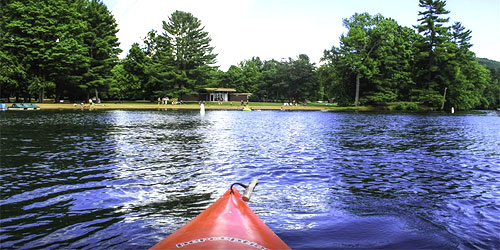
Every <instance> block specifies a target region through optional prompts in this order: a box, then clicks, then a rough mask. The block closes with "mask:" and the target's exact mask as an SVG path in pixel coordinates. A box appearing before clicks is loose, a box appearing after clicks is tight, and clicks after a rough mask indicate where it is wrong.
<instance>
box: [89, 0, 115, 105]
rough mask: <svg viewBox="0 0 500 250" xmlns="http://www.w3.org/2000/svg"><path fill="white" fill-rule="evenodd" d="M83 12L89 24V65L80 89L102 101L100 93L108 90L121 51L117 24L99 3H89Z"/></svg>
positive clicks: (96, 1) (94, 1)
mask: <svg viewBox="0 0 500 250" xmlns="http://www.w3.org/2000/svg"><path fill="white" fill-rule="evenodd" d="M82 12H83V13H84V14H83V16H84V19H85V20H86V23H87V27H86V34H85V46H86V47H87V57H88V58H89V60H90V63H89V65H88V67H87V69H86V72H85V73H84V81H83V84H82V85H81V86H80V87H81V88H84V89H86V90H87V93H88V95H90V92H91V91H92V90H93V91H94V96H95V98H99V96H98V93H99V90H105V89H107V88H108V87H109V84H110V83H111V81H112V78H113V74H112V72H111V69H113V67H114V65H115V64H116V63H117V61H118V54H119V53H120V52H121V49H120V48H118V46H119V44H120V43H119V42H118V38H117V37H116V33H117V32H118V28H117V27H118V25H117V24H116V21H115V19H114V17H113V15H112V14H111V13H110V12H109V10H108V8H107V7H106V5H104V4H103V3H102V2H101V1H100V0H91V1H89V2H87V4H86V5H84V6H83V9H82Z"/></svg>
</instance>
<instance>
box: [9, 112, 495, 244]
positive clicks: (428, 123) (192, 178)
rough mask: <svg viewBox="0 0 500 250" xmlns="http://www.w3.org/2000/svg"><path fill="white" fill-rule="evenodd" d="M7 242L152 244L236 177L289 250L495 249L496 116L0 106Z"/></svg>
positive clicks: (191, 215)
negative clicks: (252, 189)
mask: <svg viewBox="0 0 500 250" xmlns="http://www.w3.org/2000/svg"><path fill="white" fill-rule="evenodd" d="M0 121H1V123H2V124H3V126H2V128H1V131H0V132H1V134H0V143H1V145H0V146H1V153H0V157H1V158H0V159H1V165H2V168H1V175H0V180H1V183H2V185H1V187H0V195H1V197H2V200H1V203H0V209H1V212H2V213H1V218H0V223H1V225H2V226H1V227H0V232H1V233H0V235H1V236H0V240H1V242H2V248H21V247H23V248H119V249H137V248H147V247H149V246H152V245H153V244H155V243H156V242H157V241H159V240H160V239H162V238H163V237H165V236H166V235H168V234H170V233H171V232H173V231H174V230H176V229H177V228H179V227H180V226H181V225H182V224H184V223H186V222H187V221H188V220H190V219H191V218H193V217H194V216H196V215H197V214H198V213H199V212H201V211H202V210H203V209H204V208H206V207H207V206H208V205H209V204H211V203H212V202H213V201H215V199H217V198H218V197H219V196H220V195H221V194H222V193H223V192H224V191H225V190H226V189H227V188H228V186H229V184H230V183H232V182H235V181H248V180H250V179H251V178H252V177H259V181H260V184H259V185H258V188H257V190H256V193H255V195H254V197H253V198H252V199H253V201H252V202H251V203H250V206H251V207H252V209H253V210H254V211H255V212H256V213H257V214H258V215H259V216H260V217H261V218H262V219H263V220H264V221H265V222H266V223H267V224H268V225H269V226H270V227H271V228H272V229H273V230H274V231H275V232H277V233H278V235H280V237H282V238H283V239H284V240H285V241H286V242H287V243H288V244H289V245H290V246H291V247H292V248H308V249H314V248H363V247H369V248H427V249H428V248H439V249H446V248H457V247H459V248H495V247H496V248H498V246H499V238H498V234H497V232H498V230H497V229H498V226H497V225H498V221H499V218H498V214H499V213H500V201H499V198H498V197H500V194H499V191H498V190H500V185H499V183H498V181H497V180H498V179H499V177H500V169H499V167H498V166H500V133H498V127H499V125H500V119H498V116H496V114H495V113H493V112H491V113H484V114H483V113H480V114H477V113H476V114H457V115H441V114H404V113H402V114H394V113H389V114H371V113H323V112H274V111H263V112H237V111H207V112H206V114H205V115H204V116H201V115H200V113H199V111H197V110H196V111H103V112H100V111H98V112H96V111H94V112H88V111H70V112H66V111H57V112H51V111H42V112H3V113H1V116H0Z"/></svg>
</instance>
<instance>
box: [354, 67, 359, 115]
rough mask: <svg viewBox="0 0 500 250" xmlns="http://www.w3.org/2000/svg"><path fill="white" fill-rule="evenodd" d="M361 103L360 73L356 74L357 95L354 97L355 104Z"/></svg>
mask: <svg viewBox="0 0 500 250" xmlns="http://www.w3.org/2000/svg"><path fill="white" fill-rule="evenodd" d="M358 105H359V73H357V74H356V97H355V98H354V106H356V107H357V106H358Z"/></svg>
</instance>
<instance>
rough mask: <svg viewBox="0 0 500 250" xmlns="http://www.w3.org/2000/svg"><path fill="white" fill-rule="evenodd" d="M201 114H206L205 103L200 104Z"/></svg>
mask: <svg viewBox="0 0 500 250" xmlns="http://www.w3.org/2000/svg"><path fill="white" fill-rule="evenodd" d="M200 114H201V115H205V104H203V103H202V104H200Z"/></svg>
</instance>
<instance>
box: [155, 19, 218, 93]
mask: <svg viewBox="0 0 500 250" xmlns="http://www.w3.org/2000/svg"><path fill="white" fill-rule="evenodd" d="M211 41H212V39H211V38H210V36H209V34H208V32H206V31H204V27H203V26H202V25H201V21H200V20H199V19H198V18H196V17H194V16H193V15H192V14H191V13H188V12H183V11H175V12H174V13H172V15H171V16H170V17H169V21H168V22H166V21H163V33H162V34H161V35H159V37H158V44H157V46H158V47H157V50H161V51H163V55H162V60H163V61H164V62H165V63H167V64H168V65H169V66H171V69H172V71H171V74H170V77H169V78H170V83H171V84H173V86H172V87H174V93H175V94H176V95H178V96H179V97H180V96H181V95H182V94H193V93H196V89H197V88H199V87H201V86H203V85H204V84H206V82H207V81H209V80H210V77H211V75H212V71H213V70H214V69H213V67H212V66H211V65H213V64H214V63H215V62H216V60H215V59H216V56H217V54H214V53H213V50H214V47H212V46H210V42H211Z"/></svg>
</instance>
